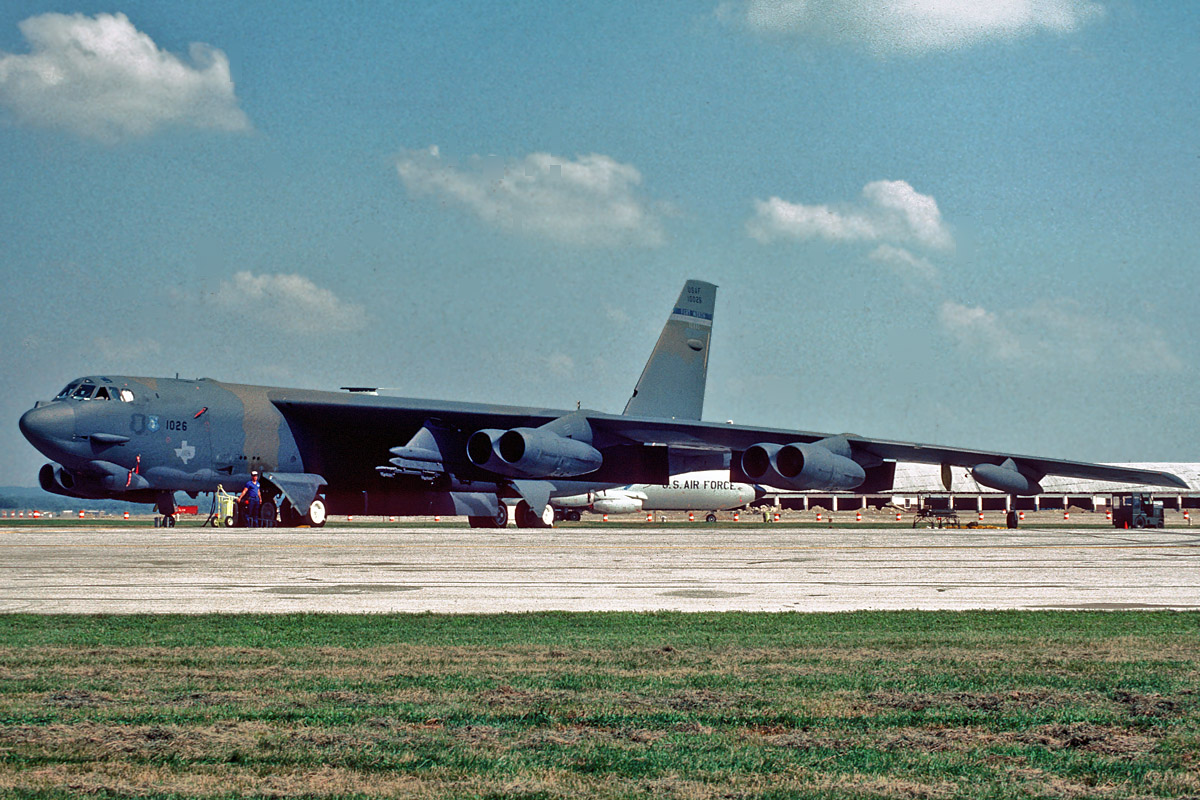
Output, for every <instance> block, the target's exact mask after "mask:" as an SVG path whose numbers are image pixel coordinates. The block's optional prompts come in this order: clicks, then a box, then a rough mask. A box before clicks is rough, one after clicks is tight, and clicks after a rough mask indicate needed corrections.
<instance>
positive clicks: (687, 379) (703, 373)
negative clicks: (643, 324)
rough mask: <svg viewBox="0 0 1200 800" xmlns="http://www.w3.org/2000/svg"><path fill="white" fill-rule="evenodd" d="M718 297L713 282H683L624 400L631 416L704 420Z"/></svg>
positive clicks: (627, 411)
mask: <svg viewBox="0 0 1200 800" xmlns="http://www.w3.org/2000/svg"><path fill="white" fill-rule="evenodd" d="M716 301H717V287H716V286H714V285H713V284H711V283H705V282H704V281H695V280H691V281H688V282H687V283H685V284H684V286H683V291H682V292H680V293H679V299H678V300H676V301H675V307H674V308H673V309H672V310H671V314H670V316H669V317H667V324H666V325H665V326H664V327H663V330H662V333H661V334H659V337H658V342H657V343H656V344H655V345H654V352H653V353H651V354H650V360H649V361H647V362H646V367H645V368H644V369H643V370H642V376H641V377H640V378H638V382H637V386H636V387H635V388H634V390H633V396H632V397H630V398H629V402H628V403H626V404H625V412H624V413H625V414H626V415H627V416H634V417H663V418H668V419H669V418H674V419H697V420H698V419H700V416H701V414H702V413H703V411H704V387H705V383H706V377H707V374H708V346H709V340H710V339H711V338H712V325H713V310H714V308H715V307H716Z"/></svg>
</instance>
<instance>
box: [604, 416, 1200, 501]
mask: <svg viewBox="0 0 1200 800" xmlns="http://www.w3.org/2000/svg"><path fill="white" fill-rule="evenodd" d="M595 425H596V427H597V428H598V429H600V430H606V431H610V432H612V433H613V434H615V435H620V436H624V437H627V438H629V439H631V440H638V441H642V442H653V443H658V444H664V445H668V446H671V447H679V448H694V449H699V450H709V449H714V448H717V449H724V450H728V451H730V452H733V453H735V454H736V453H737V452H738V451H743V452H744V451H745V450H747V449H749V448H750V447H753V446H754V445H756V444H761V443H764V442H765V443H773V444H779V445H786V444H790V443H793V442H804V443H814V442H819V441H822V440H826V439H829V438H831V437H832V436H833V435H832V434H828V433H814V432H811V431H795V430H785V429H778V428H755V427H747V426H741V425H722V424H720V423H715V422H686V421H682V420H656V419H641V420H637V419H629V418H628V417H619V418H611V417H606V418H604V419H597V420H595ZM840 437H841V438H844V439H845V440H846V441H847V442H848V443H849V445H850V447H851V451H852V454H853V457H854V459H855V460H856V461H859V462H860V463H864V464H868V463H877V462H878V461H879V460H891V461H912V462H917V463H923V464H949V465H952V466H961V467H968V468H971V467H976V466H978V465H980V464H992V465H995V466H1000V465H1002V464H1004V463H1005V462H1006V461H1008V460H1010V459H1011V460H1012V462H1013V464H1014V465H1015V466H1016V467H1018V468H1020V469H1021V470H1022V471H1024V472H1027V473H1029V474H1032V475H1036V476H1037V478H1039V479H1040V478H1041V477H1042V476H1045V475H1061V476H1063V477H1069V478H1086V479H1090V480H1103V481H1119V482H1125V483H1142V484H1150V485H1154V486H1173V487H1176V488H1180V489H1188V488H1189V487H1188V484H1187V483H1186V482H1185V481H1184V480H1183V479H1182V478H1180V477H1179V476H1177V475H1174V474H1172V473H1170V472H1163V471H1160V470H1152V469H1140V468H1133V467H1117V466H1112V465H1109V464H1093V463H1090V462H1086V461H1069V460H1066V459H1057V458H1043V457H1040V456H1027V455H1019V454H1016V453H1003V452H997V451H993V450H973V449H968V448H960V447H945V446H941V445H930V444H921V443H918V442H896V441H891V440H888V439H870V438H867V437H865V436H859V435H856V434H849V433H848V434H840Z"/></svg>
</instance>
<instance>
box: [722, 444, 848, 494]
mask: <svg viewBox="0 0 1200 800" xmlns="http://www.w3.org/2000/svg"><path fill="white" fill-rule="evenodd" d="M826 441H828V442H830V443H831V444H833V445H835V446H840V447H842V448H844V449H845V451H846V452H849V449H850V448H849V445H847V444H846V442H845V440H844V439H837V438H836V437H835V438H834V439H831V440H825V439H822V440H821V441H820V442H812V443H808V442H794V443H792V444H785V445H778V444H771V443H767V444H756V445H753V446H752V447H750V448H748V449H747V450H746V452H744V453H743V454H742V472H744V473H746V476H747V477H748V478H750V479H751V480H753V481H755V482H757V483H765V484H767V485H768V486H775V487H778V488H781V489H796V490H805V489H820V490H826V491H847V490H850V489H855V488H857V487H858V486H860V485H861V484H862V482H863V481H865V480H866V479H867V473H866V470H864V469H863V468H862V466H861V465H860V464H859V463H858V462H857V461H855V460H854V459H852V458H850V457H849V456H848V455H839V454H838V453H835V452H833V451H832V450H830V449H829V448H828V447H827V446H825V445H824V444H822V443H823V442H826Z"/></svg>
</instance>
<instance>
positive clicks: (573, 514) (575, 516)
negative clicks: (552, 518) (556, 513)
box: [566, 508, 580, 522]
mask: <svg viewBox="0 0 1200 800" xmlns="http://www.w3.org/2000/svg"><path fill="white" fill-rule="evenodd" d="M566 517H567V522H579V520H580V515H579V512H578V511H576V510H575V509H573V508H572V509H571V510H570V511H568V512H567V513H566Z"/></svg>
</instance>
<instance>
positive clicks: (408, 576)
mask: <svg viewBox="0 0 1200 800" xmlns="http://www.w3.org/2000/svg"><path fill="white" fill-rule="evenodd" d="M1046 608H1049V609H1110V608H1111V609H1118V608H1173V609H1200V531H1196V532H1193V531H1191V530H1188V529H1168V530H1162V531H1158V530H1155V531H1125V530H1115V529H1113V528H1095V527H1092V528H1080V529H1036V528H1022V529H1020V530H1017V531H1008V530H929V529H924V528H920V529H911V528H863V529H859V528H854V529H850V530H847V529H844V528H830V529H820V528H790V527H786V526H779V527H773V526H764V527H753V528H751V527H747V526H722V525H700V524H698V525H697V526H696V528H695V529H694V530H692V529H684V530H681V529H679V528H671V529H663V528H656V527H654V526H652V525H650V524H647V525H646V526H645V527H637V528H603V527H589V528H583V527H571V528H560V529H555V530H516V529H507V530H500V531H480V530H470V529H467V528H446V527H439V528H386V529H385V528H355V527H347V528H329V527H327V528H324V529H321V530H303V529H301V530H285V529H275V530H219V529H218V530H213V529H202V528H174V529H155V528H129V529H113V528H103V529H102V528H82V527H74V526H72V527H60V528H41V527H38V528H31V527H3V526H0V611H4V612H18V611H19V612H35V613H60V612H106V613H130V612H152V613H168V612H182V613H202V612H213V611H216V612H289V611H310V612H392V611H398V612H418V611H435V612H456V613H468V612H470V613H474V612H501V611H542V610H551V609H561V610H568V611H618V610H621V611H624V610H638V611H642V610H659V609H673V610H681V611H729V610H739V611H849V610H858V609H1046Z"/></svg>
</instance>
